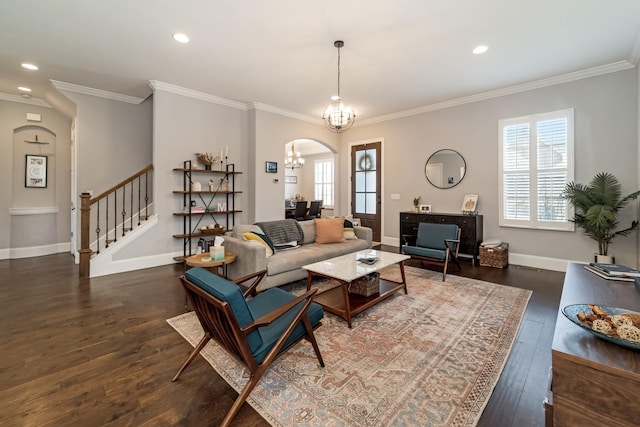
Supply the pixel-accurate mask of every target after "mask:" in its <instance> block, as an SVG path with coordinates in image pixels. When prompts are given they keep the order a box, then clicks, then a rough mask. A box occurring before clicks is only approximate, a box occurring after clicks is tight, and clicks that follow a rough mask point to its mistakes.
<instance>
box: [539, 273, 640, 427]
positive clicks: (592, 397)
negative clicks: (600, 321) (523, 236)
mask: <svg viewBox="0 0 640 427" xmlns="http://www.w3.org/2000/svg"><path fill="white" fill-rule="evenodd" d="M569 304H597V305H606V306H610V307H620V308H626V309H629V310H632V311H640V292H639V291H638V290H637V289H636V287H635V284H634V282H621V281H611V280H605V279H602V278H600V277H598V276H596V275H595V274H593V273H590V272H589V271H587V270H585V269H584V268H583V266H582V265H581V264H575V263H570V264H569V265H568V267H567V273H566V276H565V280H564V287H563V290H562V297H561V299H560V310H559V311H558V319H557V321H556V329H555V334H554V337H553V345H552V347H551V371H552V377H551V390H550V398H549V403H550V404H549V405H546V407H547V417H546V418H547V427H549V426H550V425H553V426H554V427H563V426H577V425H591V426H638V425H639V424H640V406H639V405H638V396H640V352H639V351H634V350H630V349H627V348H625V347H622V346H619V345H617V344H613V343H610V342H608V341H605V340H602V339H600V338H598V337H596V336H594V335H592V334H590V333H589V332H588V331H584V330H583V329H582V328H580V327H579V326H577V325H575V324H573V323H572V322H571V321H569V320H568V319H567V318H566V317H565V316H564V314H562V307H564V306H566V305H569Z"/></svg>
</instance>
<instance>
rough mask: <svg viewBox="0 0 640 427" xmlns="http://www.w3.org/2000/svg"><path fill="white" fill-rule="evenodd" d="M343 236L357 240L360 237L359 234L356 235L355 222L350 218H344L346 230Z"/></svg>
mask: <svg viewBox="0 0 640 427" xmlns="http://www.w3.org/2000/svg"><path fill="white" fill-rule="evenodd" d="M342 236H343V237H344V238H345V239H347V240H355V239H357V238H358V236H356V232H355V231H354V230H353V223H352V222H351V221H349V220H348V219H345V220H344V231H343V232H342Z"/></svg>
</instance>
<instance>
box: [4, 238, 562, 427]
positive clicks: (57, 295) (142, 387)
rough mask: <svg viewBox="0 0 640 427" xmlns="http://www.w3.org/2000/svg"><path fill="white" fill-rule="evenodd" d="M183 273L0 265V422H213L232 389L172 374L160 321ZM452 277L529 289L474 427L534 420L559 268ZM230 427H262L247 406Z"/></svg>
mask: <svg viewBox="0 0 640 427" xmlns="http://www.w3.org/2000/svg"><path fill="white" fill-rule="evenodd" d="M382 249H383V250H389V251H394V252H396V251H397V248H393V247H382ZM410 263H411V262H410ZM181 273H182V266H181V265H171V266H163V267H157V268H150V269H145V270H139V271H135V272H130V273H123V274H117V275H112V276H106V277H100V278H95V279H90V280H81V279H79V278H78V268H77V266H76V265H75V264H74V263H73V258H72V257H71V256H70V255H68V254H58V255H49V256H44V257H38V258H28V259H19V260H3V261H0V308H1V310H0V322H1V325H2V327H1V328H0V342H1V343H2V345H1V347H0V425H3V426H4V425H6V426H103V425H112V426H143V425H149V426H171V425H181V426H208V425H212V426H214V425H218V424H219V423H220V421H221V420H222V417H223V416H224V414H225V413H226V411H227V410H228V408H229V407H230V406H231V403H232V402H233V401H234V400H235V398H236V396H237V394H236V393H235V392H234V391H233V390H232V389H231V387H229V386H228V385H227V384H226V383H225V382H224V381H223V380H222V379H221V378H220V377H219V376H218V375H217V374H216V373H215V371H214V370H213V369H212V368H211V367H210V366H209V364H208V363H207V362H205V361H204V359H202V358H201V357H198V358H196V359H195V361H194V362H193V363H192V364H191V366H190V367H189V368H188V369H187V370H186V371H185V372H184V373H183V374H182V376H181V377H180V380H179V381H177V382H175V383H172V382H171V381H170V380H171V377H172V376H173V374H174V373H175V371H176V370H177V369H178V367H179V366H180V364H181V363H182V362H183V361H184V359H185V358H186V356H187V355H188V353H189V352H190V350H191V347H190V346H189V344H187V342H186V341H185V340H184V339H182V338H181V337H180V336H179V335H178V334H177V333H176V332H175V331H174V330H173V329H172V328H171V327H170V326H169V325H168V324H167V323H166V322H165V320H166V319H168V318H170V317H173V316H176V315H178V314H180V313H183V312H184V311H185V309H184V294H183V292H182V290H181V289H180V287H179V282H178V279H177V277H178V276H179V275H180V274H181ZM454 274H458V273H454ZM459 274H461V275H464V276H467V277H472V278H475V279H480V280H486V281H491V282H495V283H501V284H505V285H508V286H517V287H520V288H526V289H531V290H532V291H533V295H532V297H531V300H530V301H529V305H528V308H527V311H526V314H525V317H524V319H523V322H522V326H521V328H520V332H519V334H518V337H517V339H516V343H515V344H514V347H513V350H512V353H511V356H510V357H509V360H508V362H507V365H506V367H505V369H504V372H503V374H502V377H501V378H500V382H499V383H498V385H497V387H496V389H495V391H494V393H493V396H492V397H491V400H490V401H489V404H488V406H487V408H486V410H485V412H484V414H483V416H482V419H481V420H480V423H479V425H480V426H492V427H501V426H518V427H523V426H542V425H544V414H543V408H542V399H543V397H544V392H545V389H546V387H547V376H548V370H549V366H550V363H551V354H550V348H551V341H552V338H553V328H554V324H555V319H556V314H557V310H558V303H559V300H560V293H561V288H562V283H563V279H564V274H563V273H558V272H552V271H544V270H536V269H529V268H519V267H517V266H513V265H512V266H509V267H508V268H505V269H496V268H490V267H478V266H475V267H474V266H472V265H471V264H470V263H468V262H465V263H463V270H462V272H461V273H459ZM233 425H237V426H266V425H268V424H267V423H266V422H265V421H264V420H263V419H262V418H261V417H260V416H259V415H258V414H257V413H256V412H255V411H254V410H253V409H252V408H251V407H250V406H249V405H248V404H245V405H244V406H243V407H242V409H241V410H240V412H239V414H238V416H237V417H236V418H235V420H234V422H233Z"/></svg>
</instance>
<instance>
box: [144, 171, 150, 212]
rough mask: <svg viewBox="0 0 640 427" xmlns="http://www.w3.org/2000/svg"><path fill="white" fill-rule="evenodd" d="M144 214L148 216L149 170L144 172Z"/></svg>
mask: <svg viewBox="0 0 640 427" xmlns="http://www.w3.org/2000/svg"><path fill="white" fill-rule="evenodd" d="M144 214H145V218H149V172H147V173H145V174H144Z"/></svg>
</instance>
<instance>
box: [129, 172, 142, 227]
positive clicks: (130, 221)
mask: <svg viewBox="0 0 640 427" xmlns="http://www.w3.org/2000/svg"><path fill="white" fill-rule="evenodd" d="M138 179H140V178H139V177H138ZM129 208H130V209H131V212H130V214H129V227H131V231H133V181H131V203H129Z"/></svg>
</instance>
